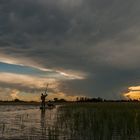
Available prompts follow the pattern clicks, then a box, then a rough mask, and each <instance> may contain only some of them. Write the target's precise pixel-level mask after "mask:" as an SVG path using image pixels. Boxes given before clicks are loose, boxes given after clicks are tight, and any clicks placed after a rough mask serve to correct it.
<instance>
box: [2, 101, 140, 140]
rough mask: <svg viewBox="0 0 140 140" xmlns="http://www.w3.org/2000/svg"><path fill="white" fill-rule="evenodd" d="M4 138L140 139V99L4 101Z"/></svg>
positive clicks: (40, 139)
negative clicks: (49, 104)
mask: <svg viewBox="0 0 140 140" xmlns="http://www.w3.org/2000/svg"><path fill="white" fill-rule="evenodd" d="M0 140H140V103H137V104H135V103H97V104H76V103H75V104H66V105H63V106H56V108H54V109H51V110H48V109H47V110H45V111H41V110H40V109H39V106H33V105H18V106H16V105H4V106H2V105H1V106H0Z"/></svg>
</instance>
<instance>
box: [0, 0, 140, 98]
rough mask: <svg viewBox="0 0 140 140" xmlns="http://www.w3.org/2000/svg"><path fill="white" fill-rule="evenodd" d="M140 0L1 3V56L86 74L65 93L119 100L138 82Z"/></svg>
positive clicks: (67, 85)
mask: <svg viewBox="0 0 140 140" xmlns="http://www.w3.org/2000/svg"><path fill="white" fill-rule="evenodd" d="M139 13H140V1H139V0H135V1H132V0H106V1H103V0H77V1H74V0H60V1H57V0H51V1H50V0H22V1H19V0H10V1H9V0H2V1H1V2H0V53H1V54H6V55H9V56H13V57H21V58H22V59H24V58H26V59H29V60H32V61H34V62H36V63H38V64H41V65H42V66H43V67H46V68H53V69H61V70H72V71H79V72H82V73H86V74H87V75H88V76H87V78H86V79H83V80H71V81H62V82H61V90H62V91H64V92H65V93H67V94H83V95H84V94H85V95H88V96H101V97H104V98H119V93H120V92H121V91H122V90H124V89H126V88H127V87H129V86H132V85H138V84H139V83H140V77H139V75H140V72H139V71H140V65H139V62H138V60H139V57H140V53H139V52H140V47H139V44H140V41H139V38H140V28H139V24H140V18H139Z"/></svg>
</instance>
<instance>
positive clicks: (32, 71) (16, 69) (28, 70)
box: [0, 62, 55, 77]
mask: <svg viewBox="0 0 140 140" xmlns="http://www.w3.org/2000/svg"><path fill="white" fill-rule="evenodd" d="M0 72H8V73H16V74H28V75H35V76H47V77H50V76H51V75H53V74H55V73H54V72H53V71H52V72H51V71H50V72H44V71H41V70H38V69H36V68H32V67H29V66H21V65H15V64H7V63H2V62H0Z"/></svg>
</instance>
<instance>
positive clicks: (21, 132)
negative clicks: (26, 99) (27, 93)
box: [0, 105, 57, 140]
mask: <svg viewBox="0 0 140 140" xmlns="http://www.w3.org/2000/svg"><path fill="white" fill-rule="evenodd" d="M56 115H57V107H56V108H54V109H52V110H46V111H41V110H40V109H39V107H38V106H29V105H20V106H16V105H10V106H9V105H5V106H2V105H1V106H0V139H2V140H5V139H13V140H16V139H18V140H20V139H24V140H26V139H29V140H39V139H41V140H43V139H48V138H49V137H50V134H49V132H50V130H52V129H53V126H54V125H55V122H56ZM49 139H50V138H49Z"/></svg>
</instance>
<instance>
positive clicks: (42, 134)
mask: <svg viewBox="0 0 140 140" xmlns="http://www.w3.org/2000/svg"><path fill="white" fill-rule="evenodd" d="M40 116H41V119H40V120H41V121H40V124H41V138H42V139H45V136H46V120H45V116H46V113H45V110H41V115H40Z"/></svg>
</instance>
